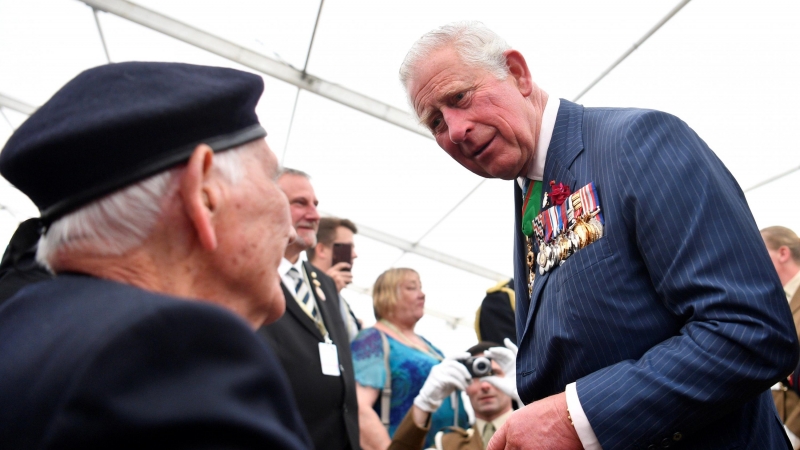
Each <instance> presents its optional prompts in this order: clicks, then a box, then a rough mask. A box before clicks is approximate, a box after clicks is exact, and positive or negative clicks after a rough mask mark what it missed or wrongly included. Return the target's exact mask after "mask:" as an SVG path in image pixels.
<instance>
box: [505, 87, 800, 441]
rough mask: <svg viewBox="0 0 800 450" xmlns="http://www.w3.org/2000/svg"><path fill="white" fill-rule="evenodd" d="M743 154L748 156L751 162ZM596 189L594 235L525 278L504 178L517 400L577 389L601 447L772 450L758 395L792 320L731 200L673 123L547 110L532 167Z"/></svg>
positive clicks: (735, 191)
mask: <svg viewBox="0 0 800 450" xmlns="http://www.w3.org/2000/svg"><path fill="white" fill-rule="evenodd" d="M753 157H755V155H753ZM550 180H554V181H555V182H556V183H564V184H565V185H568V186H570V188H571V190H572V191H573V192H575V191H576V190H578V189H579V188H581V187H582V186H584V185H586V184H588V183H589V182H594V183H595V186H596V187H597V191H598V195H599V201H600V205H601V208H602V213H603V215H604V219H605V236H604V237H602V238H601V239H599V240H598V241H596V242H594V243H592V244H590V245H588V246H587V247H585V248H583V249H582V250H579V251H578V252H576V253H575V254H574V255H572V256H571V257H569V258H568V259H567V260H566V261H565V262H564V264H563V265H561V266H556V267H555V268H554V269H553V270H551V271H550V272H547V273H546V274H545V275H540V276H539V275H537V278H536V281H535V284H534V288H533V293H532V295H531V296H529V295H528V291H527V286H526V285H525V282H526V280H527V279H528V277H527V267H526V263H525V246H524V241H523V236H522V234H521V232H520V231H519V230H520V226H519V223H520V216H519V211H520V189H519V187H517V186H516V183H515V198H516V201H517V208H516V209H517V218H516V224H515V236H516V243H515V257H514V259H515V263H514V265H515V274H514V278H515V280H516V281H517V282H516V285H515V290H516V295H517V299H518V300H517V336H518V342H519V347H520V351H519V356H518V359H517V364H518V365H517V381H518V388H519V393H520V396H521V397H522V400H523V401H525V402H531V401H534V400H537V399H541V398H543V397H546V396H548V395H552V394H555V393H558V392H561V391H563V390H564V387H565V386H566V385H567V384H568V383H571V382H574V381H577V391H578V396H579V398H580V402H581V405H582V407H583V409H584V411H585V412H586V415H587V417H588V419H589V422H590V423H591V425H592V428H593V430H594V432H595V434H596V435H597V437H598V439H599V441H600V444H601V445H602V446H603V448H604V449H605V450H611V449H617V448H648V446H650V445H655V446H656V447H661V446H662V445H664V444H670V445H671V446H672V447H671V448H674V447H676V446H677V447H678V448H690V449H723V448H725V449H727V448H740V449H741V448H747V449H770V448H786V446H787V445H788V442H787V441H786V437H785V436H784V433H783V430H782V427H781V423H780V421H779V420H778V418H777V416H776V411H775V407H774V405H773V402H772V398H771V396H770V394H769V392H768V389H769V387H770V386H771V385H772V384H774V383H775V382H776V381H777V380H779V379H781V378H783V377H784V376H786V375H787V374H788V373H789V372H791V371H792V370H793V369H794V367H795V364H796V362H797V360H798V343H797V336H796V334H795V331H794V325H793V322H792V316H791V313H790V311H789V307H788V305H787V302H786V297H785V295H784V294H783V291H782V289H781V285H780V282H779V280H778V278H777V275H776V273H775V269H774V268H773V267H772V265H771V263H770V260H769V258H768V255H767V252H766V249H765V246H764V243H763V241H762V239H761V236H760V234H759V231H758V228H757V227H756V224H755V222H754V220H753V217H752V214H751V213H750V210H749V208H748V206H747V202H746V200H745V197H744V194H743V193H742V191H741V189H740V188H739V186H738V185H737V183H736V181H735V180H734V178H733V176H732V175H731V174H730V173H729V172H728V171H727V169H726V168H725V167H724V165H723V164H722V162H721V161H720V160H719V159H718V158H717V157H716V155H714V153H713V152H712V151H711V150H710V149H709V148H708V146H707V145H706V144H705V142H703V141H702V140H701V139H700V138H699V137H698V136H697V135H696V134H695V133H694V131H692V130H691V129H690V128H689V127H688V126H687V125H686V124H685V123H683V122H682V121H681V120H680V119H678V118H676V117H674V116H671V115H669V114H665V113H662V112H658V111H649V110H638V109H619V108H584V107H583V106H581V105H577V104H575V103H571V102H568V101H566V100H561V106H560V108H559V111H558V117H557V120H556V124H555V130H554V133H553V137H552V140H551V143H550V147H549V149H548V152H547V158H546V162H545V168H544V181H545V183H544V184H545V189H544V190H545V192H547V191H549V188H550V186H549V181H550Z"/></svg>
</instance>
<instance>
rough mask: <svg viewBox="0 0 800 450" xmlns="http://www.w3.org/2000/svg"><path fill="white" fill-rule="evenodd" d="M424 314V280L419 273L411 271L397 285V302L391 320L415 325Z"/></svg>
mask: <svg viewBox="0 0 800 450" xmlns="http://www.w3.org/2000/svg"><path fill="white" fill-rule="evenodd" d="M423 314H425V293H424V292H422V282H421V281H420V280H419V275H418V274H416V273H414V272H409V273H407V274H406V276H405V278H404V279H403V281H402V282H401V283H400V285H399V286H397V304H396V305H395V307H394V310H393V311H392V314H391V316H390V320H391V321H392V322H395V321H397V322H401V323H404V324H409V325H413V324H415V323H417V321H419V319H421V318H422V315H423Z"/></svg>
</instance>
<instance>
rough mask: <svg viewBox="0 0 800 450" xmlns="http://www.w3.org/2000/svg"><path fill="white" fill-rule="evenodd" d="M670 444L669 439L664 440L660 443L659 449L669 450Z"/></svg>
mask: <svg viewBox="0 0 800 450" xmlns="http://www.w3.org/2000/svg"><path fill="white" fill-rule="evenodd" d="M670 444H671V442H670V441H669V438H664V440H663V441H661V448H669V445H670Z"/></svg>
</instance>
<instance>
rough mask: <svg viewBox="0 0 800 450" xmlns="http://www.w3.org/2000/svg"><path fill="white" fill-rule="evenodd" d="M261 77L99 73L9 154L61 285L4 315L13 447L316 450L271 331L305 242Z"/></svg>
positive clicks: (2, 389) (195, 71)
mask: <svg viewBox="0 0 800 450" xmlns="http://www.w3.org/2000/svg"><path fill="white" fill-rule="evenodd" d="M262 91H263V81H262V79H261V77H259V76H256V75H252V74H249V73H245V72H241V71H238V70H232V69H227V68H220V67H204V66H193V65H188V64H174V63H144V62H130V63H118V64H109V65H106V66H101V67H97V68H94V69H90V70H87V71H85V72H83V73H81V74H80V75H78V76H77V77H76V78H75V79H73V80H72V81H70V82H69V83H68V84H67V85H65V86H64V87H63V88H62V89H61V90H59V91H58V92H57V93H56V94H55V95H54V96H53V97H52V98H51V99H50V100H49V101H48V102H47V103H45V104H44V105H43V106H42V107H41V108H39V109H38V110H37V112H36V113H34V114H33V115H32V116H31V117H30V118H29V119H28V120H27V121H26V122H25V123H24V124H22V126H20V127H19V129H17V130H16V131H15V133H14V135H13V136H11V138H10V139H9V141H8V143H7V144H6V146H5V148H4V149H3V151H2V152H1V153H0V173H2V175H3V176H4V177H5V178H6V179H7V180H9V181H10V182H11V183H12V184H14V185H15V186H16V187H17V188H19V189H20V190H21V191H22V192H24V193H25V194H27V195H28V196H29V197H30V198H31V200H33V202H34V203H35V204H36V205H37V206H38V207H39V210H40V211H41V213H42V214H41V222H40V224H39V225H38V226H37V227H35V228H34V229H35V230H36V231H37V232H38V231H39V230H40V229H42V228H41V227H46V229H44V234H43V236H42V239H41V240H40V241H39V246H38V250H37V259H38V261H39V262H41V263H42V264H44V265H46V266H47V267H49V269H51V270H52V271H53V272H55V273H56V275H57V276H56V277H55V279H53V280H50V281H41V282H38V283H35V284H31V285H28V286H26V287H24V288H22V289H21V290H20V291H18V292H17V293H16V294H15V295H14V296H12V297H11V298H9V299H8V300H6V301H5V302H4V303H3V305H2V306H0V360H2V364H0V398H2V399H3V400H2V402H0V442H2V444H0V446H2V447H3V448H4V449H5V448H8V449H17V448H19V449H23V448H25V449H27V448H42V449H45V448H47V449H49V448H85V449H105V448H192V449H196V448H231V449H233V448H237V449H263V448H276V449H292V450H294V449H309V448H311V442H310V439H309V437H308V434H307V431H306V430H305V426H304V424H303V423H302V419H301V418H300V415H299V413H298V412H297V407H296V405H295V403H294V400H293V399H292V398H291V395H289V394H288V393H287V390H288V388H289V385H288V382H287V380H286V376H285V374H284V373H283V371H282V370H281V368H280V363H279V362H278V360H277V358H276V357H275V356H274V354H273V352H272V351H271V350H270V349H269V347H268V346H267V345H265V344H264V343H263V342H262V341H261V339H260V338H259V337H258V336H257V335H256V334H255V331H254V330H255V328H256V327H258V326H260V325H261V324H263V323H265V322H271V321H274V320H276V319H277V318H278V317H280V316H281V314H283V310H284V303H283V296H282V295H281V292H280V278H279V277H278V276H277V274H276V273H275V271H276V270H277V267H278V264H279V263H280V259H281V255H282V254H283V252H284V250H285V249H286V245H287V244H288V243H289V242H290V241H291V240H292V239H293V236H294V231H293V229H292V227H291V222H290V221H289V208H288V204H287V202H286V198H285V196H284V195H283V193H282V192H281V191H280V188H279V187H278V186H277V183H276V181H275V179H276V177H277V172H278V162H277V158H276V157H275V155H274V154H273V153H272V151H270V149H269V147H268V146H267V143H266V142H265V141H264V139H263V137H264V136H265V135H266V131H265V130H264V129H263V128H262V127H261V125H260V124H259V123H258V118H257V116H256V114H255V105H256V103H257V102H258V100H259V98H260V97H261V92H262Z"/></svg>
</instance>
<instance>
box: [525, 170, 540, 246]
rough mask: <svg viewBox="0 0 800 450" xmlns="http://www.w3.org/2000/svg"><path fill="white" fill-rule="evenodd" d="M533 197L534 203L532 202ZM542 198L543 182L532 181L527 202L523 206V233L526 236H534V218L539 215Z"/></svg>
mask: <svg viewBox="0 0 800 450" xmlns="http://www.w3.org/2000/svg"><path fill="white" fill-rule="evenodd" d="M531 197H533V201H531ZM541 198H542V182H541V181H536V180H532V181H531V184H530V186H528V192H527V195H526V196H525V202H524V203H523V204H522V233H523V234H525V236H530V235H531V234H533V218H534V217H536V216H537V215H538V214H539V209H540V205H539V202H540V201H541V200H540V199H541Z"/></svg>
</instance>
